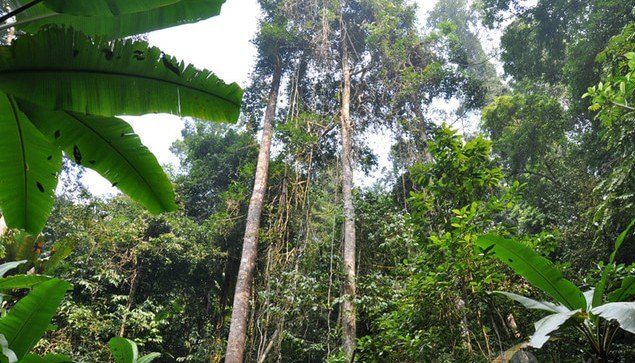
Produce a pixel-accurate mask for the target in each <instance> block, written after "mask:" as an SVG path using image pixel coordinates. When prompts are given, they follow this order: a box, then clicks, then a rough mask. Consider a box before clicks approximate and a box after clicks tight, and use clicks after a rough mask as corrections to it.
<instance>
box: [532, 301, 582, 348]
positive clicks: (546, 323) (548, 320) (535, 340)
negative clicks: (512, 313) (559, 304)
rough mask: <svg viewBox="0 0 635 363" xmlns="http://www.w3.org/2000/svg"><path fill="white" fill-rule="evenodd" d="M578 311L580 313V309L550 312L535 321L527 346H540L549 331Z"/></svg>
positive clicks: (546, 338) (545, 340)
mask: <svg viewBox="0 0 635 363" xmlns="http://www.w3.org/2000/svg"><path fill="white" fill-rule="evenodd" d="M578 313H580V309H577V310H571V311H567V312H563V313H557V314H551V315H547V316H545V317H544V318H542V319H540V320H538V321H537V322H535V323H534V326H535V328H536V332H535V333H534V335H532V336H531V340H529V346H531V347H534V348H542V346H543V345H544V344H545V343H546V342H547V340H549V336H550V335H551V333H553V332H554V331H556V330H558V328H560V326H562V324H564V323H566V322H567V320H569V319H571V318H572V317H574V316H575V315H576V314H578Z"/></svg>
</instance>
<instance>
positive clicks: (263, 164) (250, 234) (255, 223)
mask: <svg viewBox="0 0 635 363" xmlns="http://www.w3.org/2000/svg"><path fill="white" fill-rule="evenodd" d="M281 77H282V68H281V65H280V63H279V62H278V61H277V60H276V65H275V69H274V72H273V77H272V81H271V90H270V91H269V97H268V100H267V109H266V111H265V117H264V121H263V122H264V125H263V130H262V140H261V141H260V150H259V152H258V164H257V166H256V180H255V182H254V189H253V192H252V194H251V200H250V201H249V211H248V212H247V225H246V227H245V238H244V240H243V251H242V256H241V258H240V267H239V269H238V279H237V281H236V292H235V293H234V305H233V308H232V320H231V325H230V327H229V337H228V338H227V353H226V355H225V362H226V363H242V361H243V357H244V355H245V341H246V339H247V320H248V316H249V298H250V296H251V285H252V281H253V276H254V269H255V267H256V254H257V251H258V230H259V229H260V215H261V212H262V204H263V201H264V197H265V191H266V189H267V178H268V173H269V150H270V149H271V139H272V136H273V124H274V121H275V116H276V104H277V103H278V89H279V88H280V78H281Z"/></svg>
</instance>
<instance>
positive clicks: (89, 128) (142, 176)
mask: <svg viewBox="0 0 635 363" xmlns="http://www.w3.org/2000/svg"><path fill="white" fill-rule="evenodd" d="M64 112H65V113H66V114H67V115H68V116H69V117H72V118H73V119H74V120H76V121H77V122H79V123H80V124H82V125H84V127H86V128H87V129H88V130H90V132H92V133H93V134H94V135H95V136H97V137H98V138H99V139H101V140H103V141H104V142H105V143H107V144H108V145H110V146H111V147H112V149H113V150H114V151H115V152H116V153H117V154H118V155H119V156H121V158H122V159H123V160H124V161H125V162H126V163H127V164H128V166H129V167H130V168H131V169H132V170H134V171H135V172H136V173H137V175H139V176H140V177H141V180H142V181H143V183H144V184H145V185H146V187H147V189H148V190H151V191H152V195H154V197H155V198H156V199H157V200H158V201H159V203H160V204H161V205H162V206H163V208H164V209H166V210H168V209H170V208H169V207H170V206H166V205H163V202H161V200H162V199H161V196H160V195H158V194H157V193H156V190H154V188H152V184H150V182H148V180H147V178H146V177H145V176H144V174H143V173H142V172H141V171H140V170H138V169H137V168H135V167H134V164H133V163H132V162H131V161H130V158H128V157H127V156H126V154H124V153H122V152H121V150H119V148H118V147H116V146H115V145H114V144H113V143H112V142H110V141H109V140H107V139H106V138H104V137H103V136H102V135H101V134H100V133H99V132H97V131H96V130H95V129H94V128H92V127H91V126H90V125H88V124H87V123H86V122H84V121H83V120H82V119H81V118H79V117H77V116H75V115H74V114H73V113H72V112H68V111H64Z"/></svg>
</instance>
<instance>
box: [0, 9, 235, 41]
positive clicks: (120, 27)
mask: <svg viewBox="0 0 635 363" xmlns="http://www.w3.org/2000/svg"><path fill="white" fill-rule="evenodd" d="M27 2H28V1H17V0H10V1H8V4H9V6H10V7H11V8H13V9H15V8H17V7H19V6H20V5H23V4H25V3H27ZM161 2H166V3H167V2H170V3H169V4H166V5H164V6H160V7H155V6H154V5H157V4H158V3H161ZM224 2H225V0H179V1H160V0H159V1H144V2H139V1H130V0H117V1H99V3H116V4H117V6H118V7H119V8H120V9H121V8H123V9H126V11H128V10H132V9H145V10H140V11H138V12H131V13H125V14H124V13H122V14H120V15H118V16H113V15H112V11H110V10H108V11H103V12H102V11H101V10H100V9H102V10H103V9H104V8H103V6H100V7H95V8H94V9H93V10H92V12H91V11H88V12H87V11H86V10H82V9H81V7H84V6H89V7H90V6H92V5H91V4H93V3H98V1H83V0H82V1H80V0H76V1H66V0H61V1H57V2H50V1H47V2H44V3H40V4H38V5H35V6H33V7H31V8H29V9H28V10H26V11H24V12H22V13H20V14H18V15H17V16H16V22H15V23H8V24H5V25H3V26H0V29H3V28H8V27H11V26H15V27H16V28H18V29H20V30H23V31H25V32H29V33H35V32H37V31H38V30H39V29H40V28H41V27H42V26H45V25H49V24H57V25H65V26H69V27H73V28H75V29H77V30H79V31H81V32H83V33H85V34H88V35H94V36H102V37H109V38H110V39H115V38H121V37H126V36H130V35H135V34H141V33H147V32H150V31H153V30H159V29H164V28H169V27H172V26H176V25H182V24H189V23H195V22H198V21H201V20H205V19H208V18H210V17H213V16H216V15H218V14H219V13H220V9H221V6H222V5H223V3H224ZM67 3H68V4H67ZM138 3H139V4H138ZM51 8H57V9H58V10H59V12H57V11H55V10H53V9H51ZM95 10H97V11H95ZM73 12H74V13H80V12H84V13H92V14H93V16H77V15H72V14H71V13H73Z"/></svg>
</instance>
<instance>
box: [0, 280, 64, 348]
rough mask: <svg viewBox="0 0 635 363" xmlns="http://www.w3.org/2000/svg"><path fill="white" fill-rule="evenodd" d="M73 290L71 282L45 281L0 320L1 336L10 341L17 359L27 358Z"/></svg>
mask: <svg viewBox="0 0 635 363" xmlns="http://www.w3.org/2000/svg"><path fill="white" fill-rule="evenodd" d="M70 288H71V285H70V284H69V283H68V282H65V281H62V280H58V279H51V280H48V281H45V282H42V283H41V284H39V285H36V286H35V287H34V288H33V290H32V291H31V292H30V293H29V294H28V295H27V296H25V297H23V298H22V299H20V301H18V303H17V304H15V306H13V308H11V310H9V313H8V314H7V315H6V316H5V317H3V318H2V319H0V334H4V336H5V337H6V338H7V341H8V342H9V347H10V348H11V350H13V351H14V352H15V354H16V355H17V357H18V359H21V358H22V357H24V356H25V355H26V353H28V352H29V351H30V350H31V349H32V348H33V347H34V346H35V344H37V342H38V341H39V340H40V338H41V337H42V335H44V332H45V331H46V330H47V329H48V326H49V324H50V322H51V319H52V318H53V315H55V311H56V310H57V307H58V306H59V305H60V303H61V302H62V298H63V297H64V294H65V293H66V291H67V290H69V289H70Z"/></svg>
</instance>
